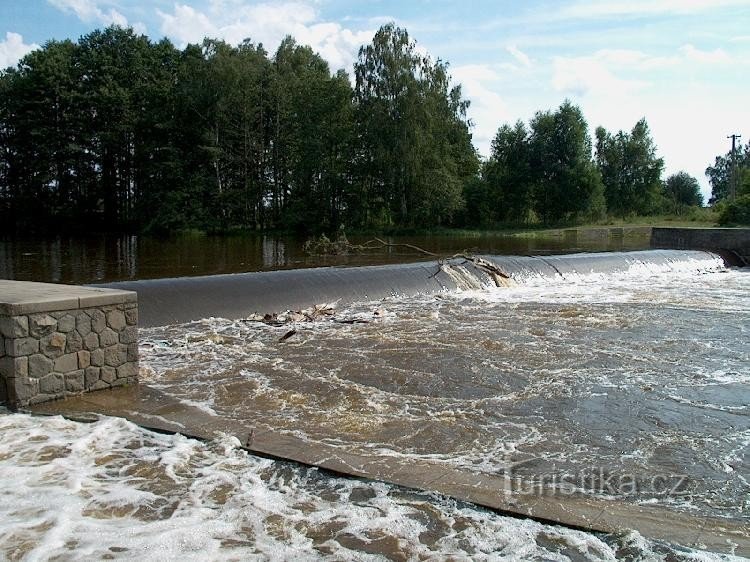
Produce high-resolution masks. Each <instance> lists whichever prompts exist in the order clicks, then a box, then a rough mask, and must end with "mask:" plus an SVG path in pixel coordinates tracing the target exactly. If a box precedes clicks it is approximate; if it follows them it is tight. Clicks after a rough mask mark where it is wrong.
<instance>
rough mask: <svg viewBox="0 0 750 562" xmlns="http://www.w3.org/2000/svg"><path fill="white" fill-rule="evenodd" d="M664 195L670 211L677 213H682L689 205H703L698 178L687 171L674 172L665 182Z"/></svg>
mask: <svg viewBox="0 0 750 562" xmlns="http://www.w3.org/2000/svg"><path fill="white" fill-rule="evenodd" d="M664 196H665V198H666V200H667V204H668V206H669V208H670V211H671V212H673V213H674V214H676V215H682V214H684V213H685V212H686V210H687V209H688V208H689V207H700V206H701V205H703V195H702V194H701V190H700V186H699V185H698V180H697V179H695V178H694V177H693V176H691V175H690V174H688V173H687V172H678V173H676V174H672V175H671V176H669V177H668V178H667V181H666V182H665V183H664Z"/></svg>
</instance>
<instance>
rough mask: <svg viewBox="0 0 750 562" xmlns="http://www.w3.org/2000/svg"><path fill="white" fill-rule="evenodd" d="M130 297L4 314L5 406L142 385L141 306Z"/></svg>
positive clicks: (0, 351) (0, 323)
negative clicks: (107, 302)
mask: <svg viewBox="0 0 750 562" xmlns="http://www.w3.org/2000/svg"><path fill="white" fill-rule="evenodd" d="M130 295H132V298H128V299H127V301H129V302H119V303H117V304H108V305H98V306H92V307H86V308H71V309H67V310H55V311H41V312H26V313H18V311H16V313H14V314H3V313H2V312H0V403H2V402H4V403H5V404H7V405H8V406H9V407H11V408H18V407H23V406H27V405H31V404H36V403H39V402H44V401H48V400H53V399H57V398H63V397H65V396H70V395H73V394H80V393H82V392H87V391H91V390H101V389H106V388H112V387H116V386H122V385H126V384H132V383H135V382H137V377H138V304H137V302H135V294H134V293H130ZM80 300H81V301H82V300H83V299H80ZM100 300H101V299H100ZM116 300H120V301H122V300H126V299H123V298H118V299H116ZM26 308H29V307H28V306H27V307H26ZM31 308H32V309H33V308H34V307H31ZM36 308H44V307H36Z"/></svg>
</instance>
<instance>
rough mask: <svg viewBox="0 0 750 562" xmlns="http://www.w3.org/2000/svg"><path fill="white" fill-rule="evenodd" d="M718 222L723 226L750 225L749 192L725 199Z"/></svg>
mask: <svg viewBox="0 0 750 562" xmlns="http://www.w3.org/2000/svg"><path fill="white" fill-rule="evenodd" d="M719 224H721V225H724V226H750V193H748V194H745V195H740V196H739V197H737V198H736V199H735V200H734V201H727V202H726V203H725V204H724V205H723V208H722V209H721V211H720V214H719Z"/></svg>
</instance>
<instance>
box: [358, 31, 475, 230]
mask: <svg viewBox="0 0 750 562" xmlns="http://www.w3.org/2000/svg"><path fill="white" fill-rule="evenodd" d="M354 71H355V78H356V88H355V104H356V113H357V128H358V134H359V139H360V145H359V150H358V154H357V164H358V166H357V167H358V176H359V178H358V189H357V193H356V201H352V204H351V206H350V216H352V218H353V219H354V220H355V221H356V222H358V223H359V224H367V225H388V224H399V225H419V226H427V225H436V224H441V223H445V222H448V221H449V220H450V219H451V217H452V216H453V214H454V213H455V212H456V211H458V210H459V209H460V208H461V206H462V205H463V200H462V190H463V185H464V183H465V182H466V181H468V180H469V179H470V178H472V177H473V176H474V175H475V174H476V172H477V169H478V159H477V157H476V154H475V152H474V149H473V147H472V145H471V136H470V134H469V131H468V121H467V119H466V109H467V107H468V102H467V101H465V100H463V99H462V97H461V90H460V87H458V86H456V87H450V77H449V76H448V73H447V65H445V64H444V63H443V62H441V61H440V60H438V61H437V62H432V60H431V59H430V58H429V57H427V56H421V55H420V54H419V53H418V51H417V49H416V44H415V43H414V42H413V41H411V40H410V38H409V35H408V33H407V32H406V30H404V29H401V28H398V27H395V26H394V25H393V24H389V25H385V26H383V27H381V28H380V29H379V30H378V32H377V33H376V34H375V37H374V38H373V41H372V44H370V45H367V46H364V47H362V48H361V49H360V51H359V58H358V61H357V62H356V64H355V67H354Z"/></svg>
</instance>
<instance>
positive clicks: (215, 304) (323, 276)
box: [101, 250, 723, 327]
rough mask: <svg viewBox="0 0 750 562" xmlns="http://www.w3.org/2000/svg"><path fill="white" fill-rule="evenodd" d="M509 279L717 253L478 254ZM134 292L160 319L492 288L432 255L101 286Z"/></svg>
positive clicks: (145, 318)
mask: <svg viewBox="0 0 750 562" xmlns="http://www.w3.org/2000/svg"><path fill="white" fill-rule="evenodd" d="M479 257H480V258H482V259H485V260H487V261H488V262H490V263H492V264H494V265H495V266H496V267H497V268H498V269H499V270H500V271H502V272H504V273H505V274H506V275H507V276H508V277H509V278H510V279H511V280H513V281H515V282H518V283H523V282H525V281H528V280H530V279H539V278H555V277H565V278H575V277H576V276H581V275H591V274H604V275H606V274H614V273H622V272H625V271H628V270H630V269H633V268H636V269H637V268H640V269H641V270H642V271H670V270H673V269H680V268H681V267H685V266H687V267H690V264H691V263H695V262H696V261H697V262H701V261H705V260H713V261H715V262H716V263H717V264H718V263H722V264H723V262H722V260H721V258H720V257H719V256H718V255H716V254H712V253H710V252H704V251H689V250H679V251H678V250H650V251H640V252H618V253H590V254H572V255H563V256H546V257H540V256H479ZM101 286H103V287H109V288H113V289H123V290H129V291H137V292H138V300H139V303H140V307H141V313H140V314H141V315H140V323H141V326H144V327H150V326H165V325H168V324H175V323H180V322H189V321H192V320H199V319H201V318H209V317H220V318H229V319H235V318H242V317H246V316H248V315H250V314H253V313H261V314H263V313H269V312H279V311H284V310H294V309H300V308H304V307H307V306H311V305H314V304H320V303H327V302H333V301H338V302H339V303H341V304H345V303H350V302H356V301H372V300H378V299H382V298H385V297H394V296H413V295H417V294H434V293H439V292H444V291H451V290H457V289H477V288H480V287H494V286H495V282H494V281H493V279H492V277H491V275H490V274H489V273H488V272H487V271H486V270H483V269H482V268H480V267H477V266H476V265H475V264H473V263H471V262H467V261H466V260H464V259H450V260H447V261H446V262H445V263H444V264H443V265H442V267H441V264H440V263H438V262H423V263H413V264H399V265H385V266H369V267H356V268H315V269H300V270H287V271H269V272H259V273H239V274H231V275H212V276H204V277H180V278H175V279H156V280H144V281H125V282H118V283H109V284H106V285H101Z"/></svg>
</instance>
